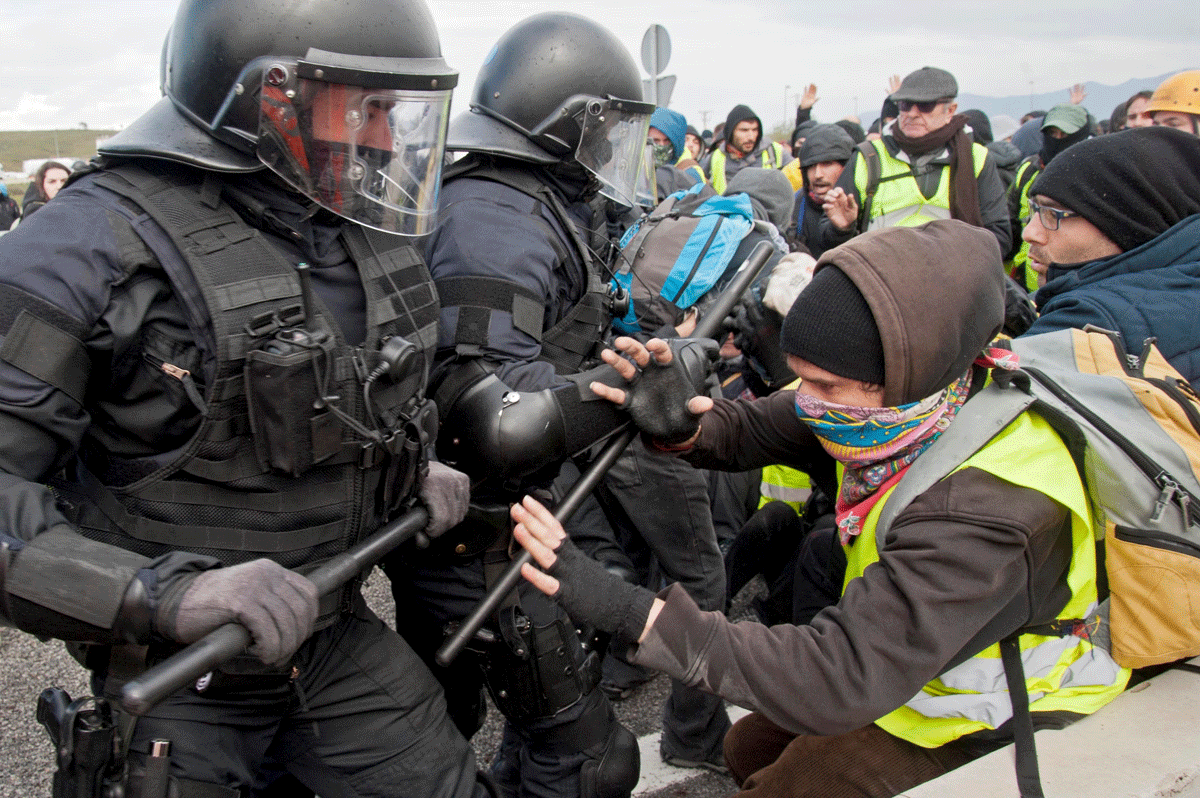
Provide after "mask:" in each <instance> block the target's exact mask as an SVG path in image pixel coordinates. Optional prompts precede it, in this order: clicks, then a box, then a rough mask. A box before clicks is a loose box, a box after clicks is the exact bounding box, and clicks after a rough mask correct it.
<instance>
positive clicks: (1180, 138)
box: [1029, 127, 1200, 252]
mask: <svg viewBox="0 0 1200 798" xmlns="http://www.w3.org/2000/svg"><path fill="white" fill-rule="evenodd" d="M1035 194H1042V195H1044V196H1047V197H1049V198H1051V199H1053V200H1055V201H1057V202H1059V203H1061V204H1062V206H1063V207H1064V208H1066V209H1068V210H1072V211H1076V212H1078V213H1079V214H1080V215H1081V216H1083V218H1084V219H1087V220H1088V221H1089V222H1091V223H1092V224H1094V225H1095V226H1096V227H1097V229H1099V230H1100V232H1102V233H1104V235H1105V236H1107V237H1108V238H1109V240H1111V241H1112V242H1113V243H1114V244H1116V245H1117V246H1118V247H1120V248H1121V250H1122V251H1123V252H1128V251H1129V250H1131V249H1135V248H1137V247H1139V246H1141V245H1142V244H1145V243H1146V242H1147V241H1150V240H1151V239H1154V238H1157V237H1158V236H1160V235H1162V234H1163V233H1165V232H1166V231H1167V230H1169V229H1170V228H1172V227H1174V226H1175V225H1176V224H1178V223H1179V222H1181V221H1183V220H1184V219H1186V218H1187V217H1189V216H1191V215H1193V214H1196V213H1200V139H1198V138H1196V137H1195V136H1193V135H1191V134H1189V133H1184V132H1183V131H1182V130H1175V129H1174V128H1169V127H1144V128H1133V129H1130V130H1122V131H1121V132H1119V133H1113V134H1111V135H1108V136H1099V137H1097V138H1093V139H1088V140H1087V141H1081V142H1079V143H1078V144H1075V145H1073V146H1071V147H1068V148H1067V149H1065V150H1063V151H1062V152H1061V153H1059V154H1058V155H1057V156H1056V157H1055V158H1054V160H1053V161H1051V162H1050V163H1048V164H1047V165H1046V168H1045V169H1044V170H1043V171H1042V173H1041V174H1040V175H1038V177H1037V179H1035V180H1034V181H1033V185H1031V186H1030V187H1029V195H1030V196H1033V195H1035Z"/></svg>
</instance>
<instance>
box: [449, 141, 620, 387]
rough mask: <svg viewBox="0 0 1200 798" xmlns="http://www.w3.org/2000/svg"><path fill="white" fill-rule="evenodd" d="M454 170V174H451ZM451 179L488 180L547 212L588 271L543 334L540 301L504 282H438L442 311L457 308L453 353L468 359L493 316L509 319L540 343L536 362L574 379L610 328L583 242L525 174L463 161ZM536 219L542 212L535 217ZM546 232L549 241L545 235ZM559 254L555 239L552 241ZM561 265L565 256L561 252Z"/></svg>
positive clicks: (597, 268) (607, 303)
mask: <svg viewBox="0 0 1200 798" xmlns="http://www.w3.org/2000/svg"><path fill="white" fill-rule="evenodd" d="M456 167H457V168H456ZM455 177H472V178H476V179H478V180H490V181H492V182H494V183H499V184H500V185H503V186H507V187H509V188H511V189H513V190H515V191H519V192H521V193H522V194H524V195H526V196H528V197H530V198H531V199H533V200H534V201H535V202H538V203H540V204H541V206H544V207H545V208H547V209H548V210H549V211H550V213H551V215H552V216H553V217H554V219H555V220H556V221H557V222H558V224H559V226H560V227H562V229H563V232H564V233H565V234H566V235H567V237H568V238H569V239H570V246H571V247H572V248H573V249H574V250H575V254H576V256H577V257H578V258H579V260H580V262H581V263H582V264H583V268H584V269H585V270H586V271H587V286H586V288H585V290H584V293H583V296H581V297H580V298H579V301H578V302H576V303H575V305H574V306H573V307H572V308H571V309H570V310H569V311H567V313H566V314H565V315H564V316H563V317H562V319H560V320H559V321H558V322H557V323H555V324H554V326H552V327H551V328H550V329H548V330H543V320H544V318H545V300H544V297H542V296H540V295H538V294H537V293H536V292H534V291H531V290H530V289H528V288H526V287H525V286H522V285H519V284H518V283H515V282H510V281H508V280H498V279H488V278H483V277H474V276H472V277H449V278H442V279H439V280H438V281H437V288H438V294H439V295H440V296H441V302H442V307H457V308H459V317H458V326H457V327H456V328H455V331H454V346H455V352H456V353H457V354H458V355H460V356H465V357H471V356H475V355H477V354H478V353H479V351H480V347H482V346H483V345H485V344H486V343H487V330H488V317H489V316H490V315H491V313H492V311H502V312H505V313H511V314H512V318H513V326H514V327H515V328H517V329H518V330H520V331H522V332H524V333H526V334H528V335H530V336H531V337H533V338H534V339H535V340H538V341H539V342H540V343H541V349H542V351H541V354H540V355H539V356H538V359H539V360H543V361H546V362H547V363H550V364H551V365H553V366H554V371H555V372H556V373H558V374H576V373H578V372H580V371H583V370H585V369H586V368H588V367H589V366H591V365H593V364H595V363H596V362H598V359H599V356H600V350H601V348H602V344H603V342H604V338H605V336H606V334H607V333H608V329H609V326H610V324H611V323H612V300H611V299H610V295H609V290H608V284H607V282H606V281H605V280H604V279H603V277H602V272H603V271H604V266H605V265H606V264H601V263H599V258H598V257H597V256H596V255H594V253H593V252H592V250H591V249H590V248H589V247H588V245H587V244H586V243H585V242H584V240H583V237H582V236H581V235H580V233H579V229H578V228H577V227H576V226H575V222H574V220H572V218H571V216H570V214H568V213H567V209H566V208H565V207H563V204H562V201H561V200H560V199H559V198H558V195H557V194H555V193H554V192H553V191H552V190H551V189H550V188H549V187H548V186H547V185H546V184H544V183H542V182H541V181H540V180H538V179H537V178H536V177H535V176H534V175H532V174H530V173H529V172H528V171H526V170H524V169H515V168H504V167H497V166H492V165H488V164H482V163H478V162H472V161H464V162H460V163H459V164H456V165H455V166H451V167H449V168H448V169H446V171H445V173H444V181H446V182H448V181H449V180H451V179H453V178H455ZM534 214H535V216H538V217H539V218H540V217H541V207H538V208H537V210H535V212H534ZM547 232H548V233H549V234H551V235H553V232H552V231H550V230H549V229H548V230H547ZM551 244H552V245H553V246H554V247H555V249H556V250H559V249H560V248H559V246H558V241H557V236H555V239H554V240H552V241H551ZM559 257H560V261H561V262H566V261H568V260H569V259H570V257H571V256H570V254H569V253H567V252H566V251H560V252H559Z"/></svg>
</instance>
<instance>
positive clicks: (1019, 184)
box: [1004, 161, 1041, 294]
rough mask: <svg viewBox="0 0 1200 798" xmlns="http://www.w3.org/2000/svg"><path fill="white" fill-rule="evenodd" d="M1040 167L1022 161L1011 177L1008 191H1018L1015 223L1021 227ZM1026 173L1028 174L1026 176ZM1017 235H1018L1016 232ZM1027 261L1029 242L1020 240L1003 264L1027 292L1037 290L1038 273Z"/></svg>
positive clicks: (1026, 215)
mask: <svg viewBox="0 0 1200 798" xmlns="http://www.w3.org/2000/svg"><path fill="white" fill-rule="evenodd" d="M1039 172H1041V170H1040V169H1038V168H1037V167H1035V166H1034V165H1033V161H1022V162H1021V165H1020V166H1018V167H1017V174H1016V176H1015V177H1014V178H1013V182H1012V186H1010V187H1009V191H1016V192H1019V193H1020V199H1019V210H1018V211H1017V219H1016V221H1017V223H1018V224H1020V225H1021V226H1022V227H1023V226H1024V225H1026V224H1027V223H1028V222H1029V187H1030V186H1032V185H1033V181H1034V180H1035V179H1036V178H1037V176H1038V173H1039ZM1026 175H1028V176H1026ZM1018 235H1020V234H1019V233H1018ZM1028 263H1029V242H1028V241H1022V242H1021V248H1020V249H1018V250H1017V252H1016V254H1015V255H1013V257H1012V260H1010V261H1009V262H1008V263H1006V264H1004V266H1005V268H1007V270H1008V273H1009V274H1010V275H1012V278H1013V279H1014V280H1016V281H1017V282H1019V283H1021V284H1022V285H1024V286H1025V288H1026V290H1028V291H1029V293H1031V294H1032V293H1033V292H1034V291H1037V290H1038V283H1037V281H1038V275H1037V272H1035V271H1034V270H1033V269H1030V268H1029V267H1028Z"/></svg>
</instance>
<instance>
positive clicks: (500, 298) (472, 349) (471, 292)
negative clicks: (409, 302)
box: [438, 277, 545, 354]
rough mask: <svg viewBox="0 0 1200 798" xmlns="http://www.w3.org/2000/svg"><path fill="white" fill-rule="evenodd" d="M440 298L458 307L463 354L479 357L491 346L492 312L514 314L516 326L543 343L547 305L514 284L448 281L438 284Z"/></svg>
mask: <svg viewBox="0 0 1200 798" xmlns="http://www.w3.org/2000/svg"><path fill="white" fill-rule="evenodd" d="M438 295H439V296H440V297H441V300H442V304H443V305H444V306H446V307H457V308H458V309H459V310H458V326H457V327H456V328H455V332H454V341H455V344H456V345H458V346H459V353H460V354H477V353H478V351H479V349H480V347H483V346H485V345H486V344H487V340H488V318H489V317H490V316H491V313H490V311H493V310H498V311H502V312H504V313H511V314H512V319H513V326H514V327H516V328H517V329H518V330H520V331H521V332H523V333H525V334H526V335H528V336H530V337H531V338H533V339H534V340H535V341H539V342H540V341H541V340H542V322H543V319H544V317H545V305H543V304H542V298H541V297H540V296H538V295H537V294H536V293H534V292H533V291H531V290H530V289H528V288H526V287H525V286H523V285H519V284H518V283H514V282H512V281H511V280H501V279H499V278H489V277H448V278H445V279H443V280H439V281H438Z"/></svg>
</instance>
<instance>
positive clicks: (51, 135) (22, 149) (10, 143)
mask: <svg viewBox="0 0 1200 798" xmlns="http://www.w3.org/2000/svg"><path fill="white" fill-rule="evenodd" d="M116 132H117V131H115V130H80V129H78V128H75V129H72V130H0V165H2V166H0V169H3V171H6V172H19V171H21V165H22V164H23V163H24V162H25V161H27V160H32V159H34V158H55V157H62V158H64V159H66V158H73V157H91V156H92V155H95V154H96V139H100V138H107V137H108V136H111V135H113V134H114V133H116ZM25 185H26V184H25V183H24V182H21V181H17V180H9V181H8V193H9V194H10V195H12V197H13V198H14V199H16V200H17V202H20V201H21V197H22V195H23V194H24V193H25Z"/></svg>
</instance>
